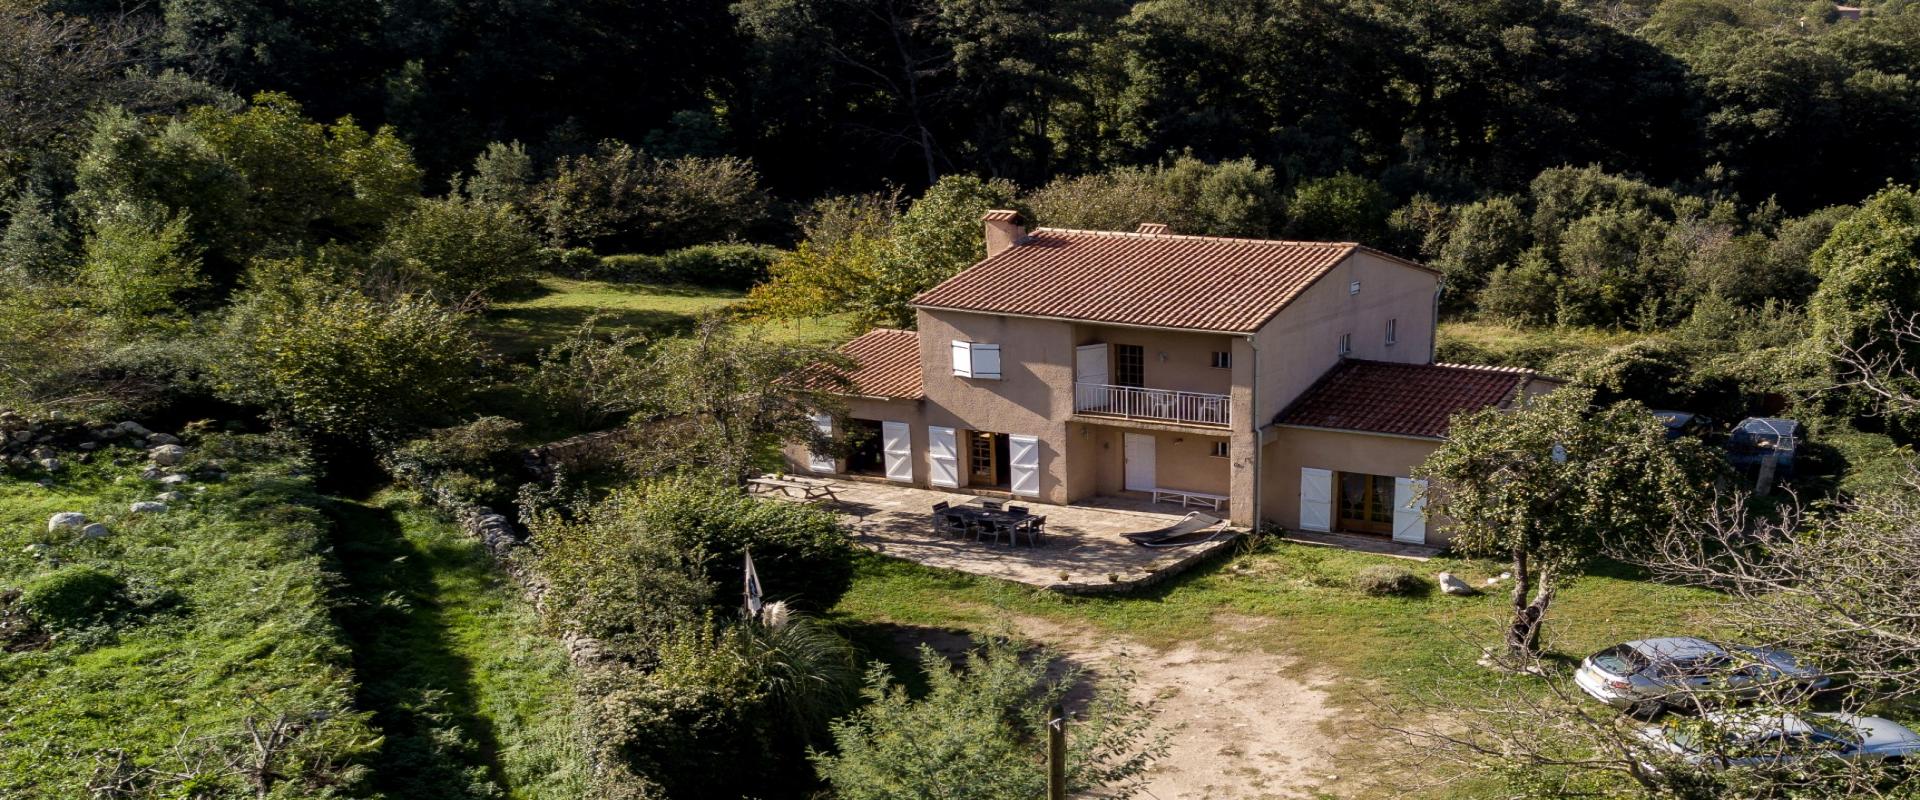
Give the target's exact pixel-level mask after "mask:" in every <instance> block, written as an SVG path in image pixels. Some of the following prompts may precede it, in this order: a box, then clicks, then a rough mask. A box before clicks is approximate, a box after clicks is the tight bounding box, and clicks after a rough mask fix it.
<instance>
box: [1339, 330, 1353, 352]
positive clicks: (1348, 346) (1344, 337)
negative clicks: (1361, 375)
mask: <svg viewBox="0 0 1920 800" xmlns="http://www.w3.org/2000/svg"><path fill="white" fill-rule="evenodd" d="M1351 352H1353V334H1351V333H1343V334H1340V355H1343V356H1344V355H1346V354H1348V353H1351Z"/></svg>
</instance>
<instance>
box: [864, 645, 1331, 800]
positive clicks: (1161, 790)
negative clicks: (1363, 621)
mask: <svg viewBox="0 0 1920 800" xmlns="http://www.w3.org/2000/svg"><path fill="white" fill-rule="evenodd" d="M1236 622H1239V621H1237V620H1236ZM1247 622H1248V624H1255V625H1257V624H1264V622H1265V621H1264V620H1249V621H1247ZM1015 625H1016V633H1017V634H1018V635H1020V636H1021V637H1023V638H1027V639H1029V640H1032V641H1034V642H1037V643H1042V644H1045V645H1047V646H1049V647H1052V648H1053V649H1055V650H1058V651H1059V652H1060V653H1061V655H1062V656H1063V657H1065V658H1067V659H1068V660H1071V661H1074V662H1078V663H1080V664H1082V665H1084V666H1085V667H1087V668H1088V669H1089V670H1090V671H1092V672H1093V673H1095V674H1098V673H1100V672H1103V671H1111V670H1114V669H1117V668H1124V669H1126V670H1130V671H1131V672H1132V673H1133V674H1134V675H1135V677H1136V679H1137V683H1136V684H1135V693H1136V695H1137V696H1138V698H1139V699H1140V700H1141V701H1143V702H1147V703H1151V704H1152V706H1153V709H1154V716H1155V718H1156V719H1157V720H1158V721H1159V723H1160V725H1161V727H1162V729H1164V730H1167V731H1169V732H1170V733H1171V734H1172V739H1171V742H1170V744H1171V750H1170V751H1169V752H1168V753H1167V755H1166V757H1165V758H1162V759H1161V760H1160V762H1159V763H1158V764H1157V765H1155V767H1154V768H1153V771H1152V772H1151V773H1150V774H1149V780H1148V785H1147V791H1148V793H1149V794H1148V795H1147V796H1148V797H1152V798H1157V800H1175V798H1183V799H1184V798H1218V799H1219V800H1263V799H1264V798H1310V797H1315V796H1319V795H1321V794H1326V793H1335V784H1336V783H1337V781H1338V776H1337V774H1336V773H1337V769H1336V767H1335V762H1334V756H1335V753H1336V751H1337V750H1338V749H1339V744H1340V742H1339V740H1337V739H1336V738H1335V731H1336V728H1335V725H1334V720H1335V719H1336V718H1337V717H1338V715H1339V711H1338V710H1337V709H1335V708H1334V707H1333V706H1332V705H1331V704H1330V703H1329V702H1328V699H1327V695H1326V692H1324V691H1323V690H1321V689H1319V688H1316V685H1315V684H1316V682H1317V681H1316V677H1323V676H1315V675H1314V674H1312V673H1309V672H1307V671H1305V670H1303V669H1301V668H1300V667H1299V666H1298V665H1297V664H1296V663H1295V662H1294V661H1293V660H1292V659H1290V658H1287V657H1283V656H1277V655H1273V654H1270V653H1263V652H1259V651H1256V650H1248V649H1245V648H1242V647H1238V646H1234V645H1230V644H1228V643H1227V642H1225V641H1221V640H1219V639H1208V640H1199V641H1194V642H1186V643H1182V644H1180V645H1178V646H1176V647H1174V648H1172V649H1170V650H1165V651H1161V650H1155V649H1154V648H1151V647H1147V646H1145V645H1142V644H1140V643H1138V642H1134V641H1131V640H1127V639H1125V638H1121V637H1115V636H1111V635H1107V634H1104V633H1100V632H1097V631H1090V630H1078V629H1070V628H1067V627H1064V626H1061V625H1058V624H1056V623H1053V622H1051V621H1048V620H1043V619H1037V618H1023V619H1019V620H1016V621H1015ZM1230 627H1234V628H1242V629H1243V630H1244V627H1243V626H1242V625H1239V624H1235V625H1233V626H1230ZM896 638H897V639H898V641H899V642H900V643H901V644H903V645H907V646H909V647H914V646H918V645H919V644H920V643H922V642H924V643H927V644H930V645H933V647H934V648H935V649H936V650H938V651H940V652H942V653H946V654H948V655H950V656H951V655H956V654H958V653H961V652H964V651H965V650H966V648H967V647H968V639H967V638H966V637H965V636H964V635H961V634H957V633H953V632H948V631H930V630H928V629H925V628H912V629H907V628H903V629H901V631H900V633H899V635H898V636H897V637H896Z"/></svg>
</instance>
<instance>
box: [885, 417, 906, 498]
mask: <svg viewBox="0 0 1920 800" xmlns="http://www.w3.org/2000/svg"><path fill="white" fill-rule="evenodd" d="M880 454H881V455H882V456H883V457H885V458H886V464H887V480H890V481H900V482H902V483H912V482H913V433H912V429H910V428H908V427H907V423H904V422H891V421H888V422H882V423H880Z"/></svg>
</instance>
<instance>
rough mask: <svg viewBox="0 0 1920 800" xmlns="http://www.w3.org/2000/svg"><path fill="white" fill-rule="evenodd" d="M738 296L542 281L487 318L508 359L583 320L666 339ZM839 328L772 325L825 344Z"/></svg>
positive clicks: (833, 324)
mask: <svg viewBox="0 0 1920 800" xmlns="http://www.w3.org/2000/svg"><path fill="white" fill-rule="evenodd" d="M742 296H743V295H741V293H739V292H733V291H727V290H722V289H706V288H701V287H696V286H656V285H647V284H619V283H607V282H603V281H581V280H572V279H569V278H555V277H545V278H541V279H540V280H539V288H538V289H537V290H535V291H534V292H533V293H531V294H530V295H529V296H527V297H524V298H520V299H516V300H512V301H509V302H503V303H499V304H497V305H495V306H494V307H493V310H492V311H490V312H489V313H488V315H487V323H488V328H489V332H490V335H491V336H492V338H493V343H494V346H495V348H497V349H498V350H499V351H500V352H501V353H502V354H504V355H507V356H509V357H527V356H530V355H531V354H533V353H534V352H535V351H537V350H539V349H540V348H542V347H546V346H548V345H551V344H553V343H554V342H556V341H559V340H561V339H563V338H565V337H566V336H567V334H569V333H572V332H573V330H574V329H575V328H577V327H579V325H580V323H582V322H585V321H586V320H587V318H588V317H590V316H593V315H594V314H600V315H602V317H603V324H604V325H606V326H609V327H622V328H627V329H633V330H638V331H642V332H645V333H647V334H649V335H653V336H669V335H672V334H675V333H681V332H684V331H686V330H688V329H690V328H692V327H693V323H694V321H695V319H696V318H697V317H698V316H699V315H700V314H703V313H706V312H710V311H717V310H720V309H722V308H725V307H727V306H729V305H732V304H733V303H736V302H738V301H739V300H740V298H741V297H742ZM843 327H844V326H843V325H841V324H840V323H838V322H837V321H835V320H832V319H822V320H801V321H799V322H793V323H776V324H772V325H769V326H768V328H769V330H770V331H771V332H772V335H774V336H778V337H782V338H790V339H793V340H807V341H816V340H830V339H833V338H836V337H838V336H843V335H844V332H843V331H842V328H843Z"/></svg>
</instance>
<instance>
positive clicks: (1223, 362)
mask: <svg viewBox="0 0 1920 800" xmlns="http://www.w3.org/2000/svg"><path fill="white" fill-rule="evenodd" d="M1213 368H1214V369H1233V353H1230V352H1227V351H1225V350H1215V351H1213Z"/></svg>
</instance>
